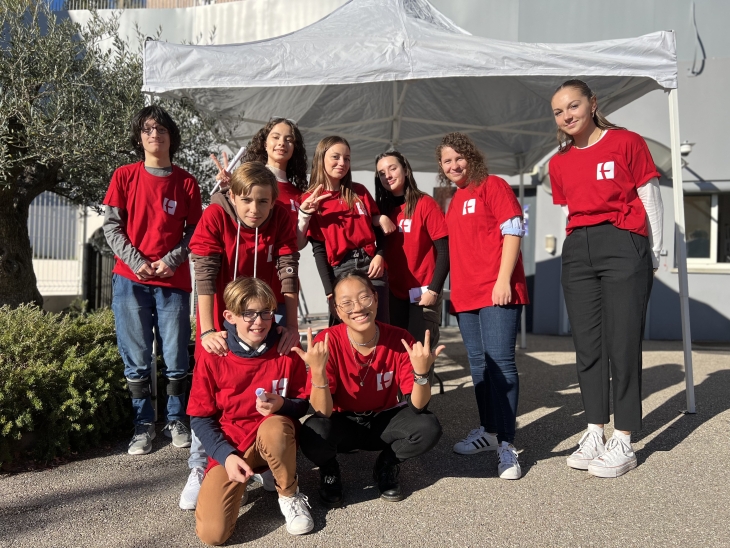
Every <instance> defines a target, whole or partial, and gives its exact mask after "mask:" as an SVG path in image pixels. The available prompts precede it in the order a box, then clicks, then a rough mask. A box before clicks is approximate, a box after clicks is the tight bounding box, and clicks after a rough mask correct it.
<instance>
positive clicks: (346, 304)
mask: <svg viewBox="0 0 730 548" xmlns="http://www.w3.org/2000/svg"><path fill="white" fill-rule="evenodd" d="M356 302H359V303H360V304H361V305H362V306H363V307H364V308H368V307H369V306H370V305H371V304H373V294H372V293H366V294H365V295H360V296H359V297H358V298H357V300H356V301H342V302H341V303H340V304H338V305H337V308H339V309H340V310H341V311H342V312H344V313H345V314H349V313H350V312H352V311H353V310H355V303H356Z"/></svg>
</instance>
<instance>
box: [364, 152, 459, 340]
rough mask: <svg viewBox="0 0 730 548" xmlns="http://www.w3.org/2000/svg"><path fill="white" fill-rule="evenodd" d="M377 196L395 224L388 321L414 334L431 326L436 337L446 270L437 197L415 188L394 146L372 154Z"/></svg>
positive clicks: (389, 247) (391, 241) (390, 255)
mask: <svg viewBox="0 0 730 548" xmlns="http://www.w3.org/2000/svg"><path fill="white" fill-rule="evenodd" d="M375 202H376V203H377V204H378V208H379V209H380V212H381V213H382V214H383V215H387V216H388V218H389V219H390V220H391V221H392V222H393V223H394V224H395V225H396V226H397V227H398V229H397V230H396V231H394V232H393V233H391V234H389V235H388V237H387V244H388V245H387V246H386V248H385V260H386V262H387V263H388V265H389V268H390V269H391V271H392V272H397V276H392V277H391V279H390V323H391V324H393V325H396V326H398V327H401V328H403V329H406V330H407V331H408V332H409V333H410V334H411V335H413V337H414V338H415V339H416V340H419V341H420V340H423V338H424V335H425V334H426V330H428V331H430V332H431V346H432V347H436V345H438V341H439V325H440V323H441V307H442V298H441V290H442V289H443V287H444V281H445V280H446V276H447V275H448V274H449V239H448V232H447V230H446V221H445V220H444V214H443V212H442V211H441V208H440V207H439V205H438V204H437V203H436V200H434V199H433V198H431V197H430V196H429V195H428V194H426V193H424V192H421V191H420V190H418V186H417V185H416V179H415V177H413V170H412V169H411V165H410V164H409V163H408V160H407V159H406V158H405V157H404V156H403V155H402V154H401V153H400V152H397V151H395V150H391V151H388V152H383V153H382V154H380V155H379V156H378V157H377V158H375Z"/></svg>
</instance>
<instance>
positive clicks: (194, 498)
mask: <svg viewBox="0 0 730 548" xmlns="http://www.w3.org/2000/svg"><path fill="white" fill-rule="evenodd" d="M204 477H205V469H204V468H202V467H200V466H196V467H195V468H193V469H192V470H190V475H189V476H188V481H187V483H186V484H185V487H184V488H183V490H182V493H180V509H182V510H195V507H196V506H197V505H198V493H200V486H201V485H202V484H203V478H204Z"/></svg>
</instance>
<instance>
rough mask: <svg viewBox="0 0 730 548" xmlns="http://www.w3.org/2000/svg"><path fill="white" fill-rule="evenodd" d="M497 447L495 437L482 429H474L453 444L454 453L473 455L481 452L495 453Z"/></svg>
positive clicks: (497, 443) (481, 427)
mask: <svg viewBox="0 0 730 548" xmlns="http://www.w3.org/2000/svg"><path fill="white" fill-rule="evenodd" d="M497 447H499V442H498V441H497V436H495V435H494V434H489V433H488V432H485V431H484V427H483V426H480V427H479V428H475V429H474V430H472V431H471V432H469V434H467V436H466V437H465V438H464V439H463V440H461V441H457V442H456V443H455V444H454V453H459V454H460V455H474V454H475V453H481V452H482V451H495V450H496V449H497Z"/></svg>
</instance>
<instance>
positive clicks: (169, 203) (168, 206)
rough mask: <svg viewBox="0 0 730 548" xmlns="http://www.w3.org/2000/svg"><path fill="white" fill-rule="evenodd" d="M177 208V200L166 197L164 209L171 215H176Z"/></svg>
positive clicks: (163, 203)
mask: <svg viewBox="0 0 730 548" xmlns="http://www.w3.org/2000/svg"><path fill="white" fill-rule="evenodd" d="M176 208H177V202H176V201H175V200H170V198H165V200H164V201H163V202H162V209H164V210H165V213H169V214H170V215H175V209H176Z"/></svg>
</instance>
